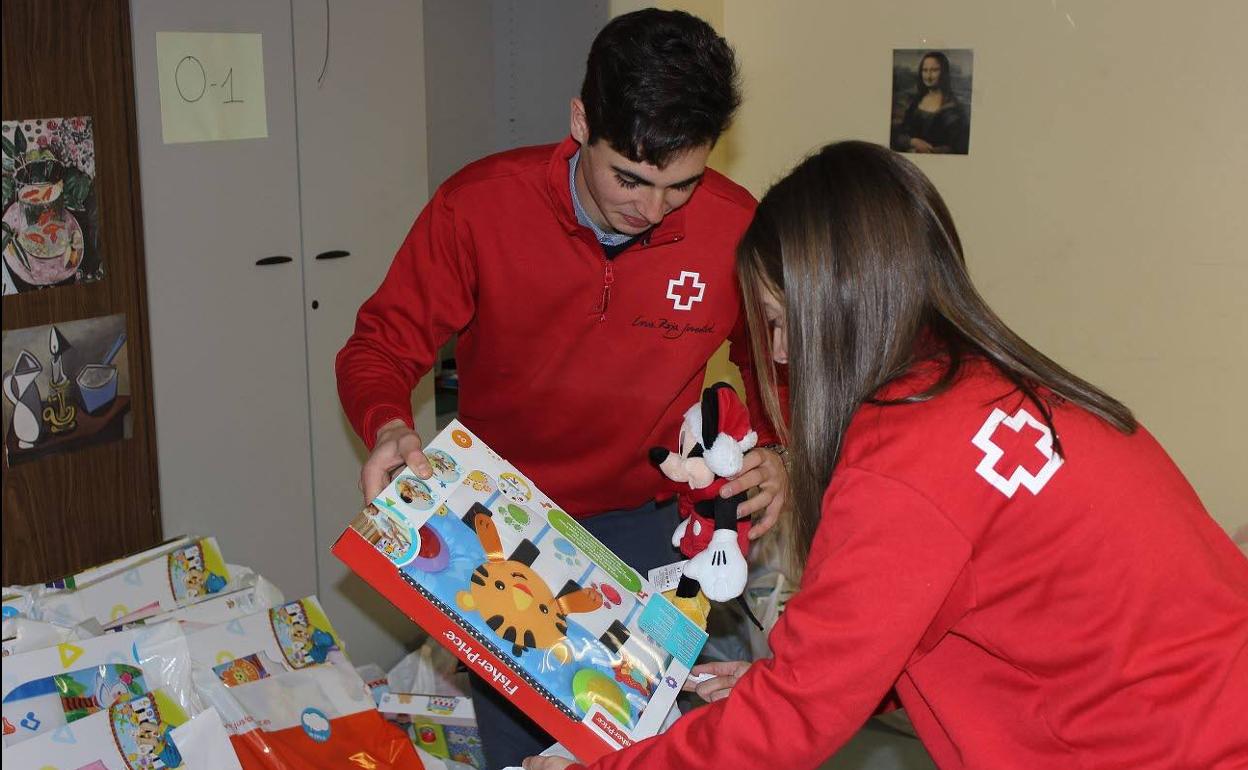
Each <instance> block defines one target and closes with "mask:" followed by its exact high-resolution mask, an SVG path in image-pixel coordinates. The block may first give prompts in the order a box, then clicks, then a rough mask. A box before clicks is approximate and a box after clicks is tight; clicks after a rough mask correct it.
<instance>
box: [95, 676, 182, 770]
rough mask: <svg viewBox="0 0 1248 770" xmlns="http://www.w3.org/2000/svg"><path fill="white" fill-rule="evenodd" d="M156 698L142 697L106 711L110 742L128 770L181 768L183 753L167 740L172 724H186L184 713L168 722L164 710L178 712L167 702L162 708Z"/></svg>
mask: <svg viewBox="0 0 1248 770" xmlns="http://www.w3.org/2000/svg"><path fill="white" fill-rule="evenodd" d="M160 697H161V696H158V695H156V694H153V693H146V694H143V695H142V696H141V697H136V698H134V699H132V700H130V701H128V702H126V703H122V704H118V705H117V706H114V707H113V708H111V709H109V721H110V723H111V725H112V728H113V739H114V740H115V741H116V743H117V748H118V749H120V751H121V755H122V756H123V757H124V758H125V761H126V764H127V765H128V766H129V767H130V769H131V770H160V769H161V768H172V767H180V766H181V765H182V754H181V752H179V751H178V747H177V746H176V745H174V743H173V740H172V739H171V738H170V735H169V734H170V731H171V730H172V729H173V728H174V726H175V724H174V722H182V721H185V718H186V717H185V715H184V714H177V715H176V717H175V718H174V719H169V718H168V716H169V715H166V714H165V713H163V712H165V711H169V712H174V711H178V709H177V707H176V706H174V705H173V704H171V703H169V704H166V705H165V706H164V708H162V707H161V706H160V705H158V699H159V698H160Z"/></svg>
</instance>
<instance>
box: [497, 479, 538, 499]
mask: <svg viewBox="0 0 1248 770" xmlns="http://www.w3.org/2000/svg"><path fill="white" fill-rule="evenodd" d="M498 488H499V489H500V490H502V493H503V497H505V498H507V499H508V500H510V501H511V502H513V503H516V504H517V505H524V504H525V503H527V502H528V501H530V500H532V499H533V490H531V489H529V485H528V484H526V483H525V481H524V479H522V478H520V477H519V476H517V475H516V474H514V473H500V474H498Z"/></svg>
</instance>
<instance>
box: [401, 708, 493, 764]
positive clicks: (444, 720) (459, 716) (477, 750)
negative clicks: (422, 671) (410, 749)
mask: <svg viewBox="0 0 1248 770" xmlns="http://www.w3.org/2000/svg"><path fill="white" fill-rule="evenodd" d="M377 710H378V711H380V712H381V713H382V714H384V715H386V716H391V715H402V716H403V717H405V718H406V719H407V721H408V724H407V729H408V732H409V733H410V734H411V738H412V743H413V745H415V746H416V747H417V748H419V749H423V750H424V751H427V752H429V753H430V754H432V755H433V756H435V757H440V758H442V759H451V760H454V761H456V762H463V763H464V764H466V765H472V766H473V767H476V768H479V770H486V767H485V751H484V749H483V748H482V746H481V733H480V731H479V730H478V729H477V716H476V712H475V711H474V710H473V708H472V699H471V698H464V697H459V696H455V695H418V694H413V693H392V692H388V693H385V694H384V695H382V696H381V703H379V704H378V706H377Z"/></svg>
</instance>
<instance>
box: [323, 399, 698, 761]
mask: <svg viewBox="0 0 1248 770" xmlns="http://www.w3.org/2000/svg"><path fill="white" fill-rule="evenodd" d="M426 455H427V456H428V458H429V461H430V463H431V465H432V466H433V468H434V477H433V478H432V479H429V480H427V481H426V480H422V479H420V478H418V477H416V475H415V474H413V473H411V472H410V470H405V471H403V472H402V473H400V474H399V475H398V476H397V477H396V478H395V479H394V480H393V481H392V482H391V483H390V485H389V486H387V487H386V489H385V490H384V491H383V492H382V493H381V495H380V496H378V497H377V499H376V500H374V501H373V502H372V503H371V504H369V505H368V506H366V507H365V509H364V510H363V511H362V512H360V514H359V515H358V516H356V518H355V519H354V520H353V521H352V522H351V526H350V528H349V529H348V530H347V531H346V532H345V533H343V535H342V536H341V537H340V538H339V539H338V542H337V543H336V544H335V545H334V548H333V551H334V553H335V555H337V556H338V558H340V559H342V560H343V562H345V563H346V564H347V565H348V566H349V567H350V568H351V569H352V570H354V571H355V572H356V573H358V574H359V575H360V576H362V577H363V578H364V579H365V580H366V581H368V582H369V583H370V584H371V585H372V586H373V587H374V588H375V589H377V590H378V591H380V592H381V593H382V594H383V595H384V596H386V597H387V598H388V599H389V600H390V601H392V602H393V603H394V604H395V605H397V606H398V607H399V608H400V609H402V610H403V611H404V612H405V613H406V614H407V615H408V617H410V618H411V619H412V620H413V621H415V622H416V623H417V624H419V625H420V626H421V627H422V628H424V629H425V630H426V631H428V632H429V634H430V635H431V636H433V637H434V638H435V639H437V640H438V641H439V642H440V643H441V644H442V645H444V646H445V647H447V648H448V649H449V650H450V651H451V652H453V653H454V654H455V655H456V656H457V657H458V658H459V659H460V660H462V661H463V662H464V663H465V664H466V665H467V666H468V669H469V670H470V671H472V672H474V673H476V674H477V675H479V676H481V677H483V678H484V679H485V680H486V681H489V682H491V683H492V684H493V686H494V687H495V688H496V689H498V691H499V692H501V693H502V694H503V695H505V696H506V697H507V698H509V699H510V700H511V701H512V702H513V703H515V704H516V705H517V707H519V708H520V709H521V711H523V712H525V713H526V714H528V715H529V716H530V717H531V718H533V719H534V720H535V721H536V722H538V724H540V725H541V726H542V727H543V728H545V729H546V730H547V731H548V732H549V733H550V734H551V735H553V736H554V737H555V738H556V739H557V740H558V741H559V742H560V743H562V744H563V745H565V746H567V747H568V748H569V749H570V750H571V751H572V752H573V753H575V754H576V755H577V756H578V757H579V758H580V759H582V760H585V761H590V760H593V759H595V758H597V757H599V756H602V755H604V754H606V753H608V752H610V751H612V750H614V749H617V748H620V747H622V746H626V745H629V744H631V743H632V742H634V741H637V740H640V739H642V738H645V737H648V736H650V735H653V734H655V733H656V732H658V731H659V729H660V728H661V726H662V724H663V721H664V718H665V717H666V716H667V714H668V712H669V710H670V709H671V707H672V705H673V703H674V701H675V698H676V695H677V693H678V692H679V690H680V686H681V684H682V683H683V682H684V680H685V678H686V677H687V676H688V673H689V668H690V666H692V665H693V663H694V662H695V661H696V659H697V656H698V653H699V652H700V651H701V649H702V645H703V644H704V643H705V642H706V634H705V633H704V632H703V631H702V630H701V629H700V628H698V627H697V626H695V625H694V624H693V623H692V622H690V621H689V620H688V619H687V618H685V616H684V615H682V614H680V612H678V611H677V610H676V609H675V608H674V607H673V606H672V604H671V603H670V602H669V601H667V599H665V598H664V597H662V596H661V595H659V594H657V593H656V592H655V591H654V590H653V588H652V586H651V585H650V583H649V581H648V580H646V579H645V578H643V577H642V576H640V575H639V574H638V573H637V572H636V571H634V570H633V569H632V568H630V567H629V566H628V565H626V564H625V563H624V562H623V561H621V560H620V559H619V558H618V557H617V556H616V555H615V554H613V553H611V551H609V550H608V549H607V548H606V547H605V546H603V545H602V544H601V543H600V542H598V541H597V540H596V539H595V538H594V537H593V536H592V535H590V534H589V533H588V532H587V531H585V529H584V528H583V527H582V526H581V525H580V524H579V523H577V522H576V521H575V520H574V519H573V518H572V517H571V516H569V515H568V514H567V513H565V512H564V511H563V510H561V509H560V508H559V507H558V506H557V505H556V504H555V502H554V501H552V500H550V499H549V498H548V497H546V496H545V495H543V494H542V492H541V491H540V490H539V489H538V488H537V487H536V485H534V484H533V482H532V481H530V480H529V479H528V478H526V477H525V476H524V474H523V473H521V472H520V471H518V470H517V469H516V468H515V467H514V466H512V465H510V464H509V463H507V462H506V461H505V460H504V459H503V458H501V457H499V456H498V455H497V454H495V453H494V452H493V451H492V450H491V449H490V448H489V447H488V446H486V445H485V443H484V442H482V441H481V439H480V438H478V437H477V436H475V435H473V434H472V433H471V432H470V431H468V430H467V429H466V428H465V427H464V426H463V425H462V424H460V423H459V422H452V423H451V425H449V426H448V427H447V428H446V430H444V431H443V432H442V433H441V434H439V435H438V437H437V438H435V439H434V440H433V441H432V442H430V443H429V446H428V447H427V448H426Z"/></svg>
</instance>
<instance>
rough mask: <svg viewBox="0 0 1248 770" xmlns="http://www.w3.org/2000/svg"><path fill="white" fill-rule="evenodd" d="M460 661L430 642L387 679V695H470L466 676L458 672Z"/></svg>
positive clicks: (403, 661) (427, 640)
mask: <svg viewBox="0 0 1248 770" xmlns="http://www.w3.org/2000/svg"><path fill="white" fill-rule="evenodd" d="M458 665H459V659H458V658H456V657H455V656H454V655H452V654H451V652H450V651H449V650H447V649H446V648H445V647H443V646H442V645H440V644H438V643H437V642H435V641H434V640H433V639H426V640H425V642H424V644H422V645H421V646H420V647H418V648H416V649H415V650H413V651H412V652H410V653H408V654H407V656H406V657H405V658H403V660H400V661H399V662H398V663H396V664H395V666H394V668H392V669H390V672H389V673H388V674H387V675H386V679H387V681H388V682H389V687H390V692H415V693H423V694H425V695H460V696H466V695H468V692H469V687H470V686H469V684H468V673H467V672H466V671H460V672H457V671H456V668H457V666H458Z"/></svg>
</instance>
